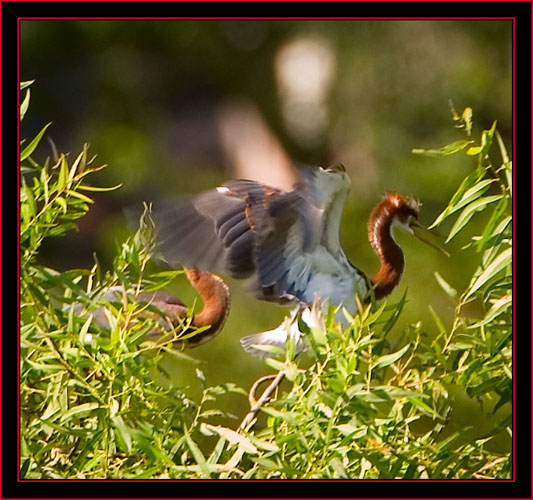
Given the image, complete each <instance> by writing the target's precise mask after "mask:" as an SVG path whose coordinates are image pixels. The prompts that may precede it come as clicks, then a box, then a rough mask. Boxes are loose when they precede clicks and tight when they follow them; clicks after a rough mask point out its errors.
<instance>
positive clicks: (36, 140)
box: [20, 122, 52, 161]
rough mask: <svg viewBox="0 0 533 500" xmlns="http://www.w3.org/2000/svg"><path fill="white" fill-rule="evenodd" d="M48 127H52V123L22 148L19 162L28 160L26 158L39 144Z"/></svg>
mask: <svg viewBox="0 0 533 500" xmlns="http://www.w3.org/2000/svg"><path fill="white" fill-rule="evenodd" d="M50 125H52V122H50V123H48V124H47V125H45V126H44V127H43V129H42V130H41V131H40V132H39V133H38V134H37V135H36V136H35V138H34V139H33V140H32V141H31V142H30V143H29V144H28V145H27V146H26V147H25V148H24V151H22V153H20V161H24V160H25V159H26V158H28V156H30V155H31V154H32V153H33V152H34V151H35V148H36V147H37V146H38V145H39V143H40V142H41V139H42V138H43V135H44V133H45V132H46V129H47V128H48V127H49V126H50Z"/></svg>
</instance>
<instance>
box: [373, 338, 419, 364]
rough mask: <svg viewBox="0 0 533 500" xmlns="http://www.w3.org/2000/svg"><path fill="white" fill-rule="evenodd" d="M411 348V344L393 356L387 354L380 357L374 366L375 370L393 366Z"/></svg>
mask: <svg viewBox="0 0 533 500" xmlns="http://www.w3.org/2000/svg"><path fill="white" fill-rule="evenodd" d="M409 347H411V346H410V345H409V344H407V345H406V346H404V347H402V348H401V349H400V350H399V351H396V352H393V353H392V354H385V355H384V356H380V357H379V358H378V360H377V361H376V362H375V363H374V364H373V366H374V368H385V367H386V366H389V365H392V363H395V362H396V361H398V360H399V359H400V358H401V357H402V356H403V355H404V354H405V353H406V352H407V351H408V350H409Z"/></svg>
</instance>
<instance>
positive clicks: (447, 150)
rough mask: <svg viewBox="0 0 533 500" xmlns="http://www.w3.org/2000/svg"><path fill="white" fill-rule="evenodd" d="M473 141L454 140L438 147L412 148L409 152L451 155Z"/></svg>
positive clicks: (428, 154)
mask: <svg viewBox="0 0 533 500" xmlns="http://www.w3.org/2000/svg"><path fill="white" fill-rule="evenodd" d="M473 142H474V141H467V140H462V141H455V142H452V143H451V144H447V145H446V146H443V147H442V148H438V149H412V150H411V152H412V153H413V154H418V155H425V156H449V155H453V154H455V153H458V152H459V151H462V150H463V149H464V148H466V147H467V146H468V145H469V144H472V143H473Z"/></svg>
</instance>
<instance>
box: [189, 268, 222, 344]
mask: <svg viewBox="0 0 533 500" xmlns="http://www.w3.org/2000/svg"><path fill="white" fill-rule="evenodd" d="M187 277H188V278H189V281H190V282H191V284H192V285H193V286H194V287H195V288H196V290H197V291H198V293H199V294H200V296H201V297H202V300H203V302H204V307H203V308H202V310H201V311H200V312H199V313H198V314H195V315H194V318H193V321H192V324H193V326H195V327H197V328H202V327H204V326H209V328H208V329H207V330H204V331H203V332H200V333H199V334H198V335H194V336H193V337H191V338H190V339H189V343H192V344H198V343H201V342H202V341H203V340H204V339H206V338H209V337H210V336H212V335H213V334H214V333H215V332H218V330H220V329H221V328H222V326H223V325H224V322H225V321H226V317H227V315H228V312H229V305H230V295H229V290H228V287H227V286H226V284H225V283H224V281H223V280H222V279H221V278H219V277H218V276H215V275H213V274H210V273H207V272H203V271H197V270H190V271H187Z"/></svg>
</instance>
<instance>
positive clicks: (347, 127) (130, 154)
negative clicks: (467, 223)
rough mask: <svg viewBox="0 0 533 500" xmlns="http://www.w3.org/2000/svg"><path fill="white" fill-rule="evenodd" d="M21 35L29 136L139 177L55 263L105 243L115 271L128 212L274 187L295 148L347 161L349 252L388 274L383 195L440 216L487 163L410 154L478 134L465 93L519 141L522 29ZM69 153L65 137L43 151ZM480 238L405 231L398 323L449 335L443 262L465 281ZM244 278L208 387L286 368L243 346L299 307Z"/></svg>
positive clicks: (295, 26)
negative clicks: (380, 242) (378, 215)
mask: <svg viewBox="0 0 533 500" xmlns="http://www.w3.org/2000/svg"><path fill="white" fill-rule="evenodd" d="M20 37H21V59H20V76H21V80H22V81H24V80H35V83H34V84H33V85H32V87H31V92H32V97H31V105H30V110H29V113H28V114H27V116H26V118H25V120H24V122H23V123H22V130H21V137H25V138H31V137H33V136H34V135H35V134H36V133H37V132H38V131H39V130H40V129H41V128H42V126H43V125H44V124H45V123H48V122H49V121H53V125H52V127H50V129H49V131H48V132H49V133H48V136H49V138H50V139H51V140H52V141H53V144H54V145H55V147H56V148H57V150H58V151H60V152H71V153H72V154H73V155H75V154H77V152H79V151H80V150H81V148H82V146H83V144H84V143H85V142H89V143H90V145H91V148H90V151H91V152H92V153H93V154H97V155H98V159H97V162H98V163H105V164H107V165H109V168H107V169H105V170H103V171H102V172H101V173H99V174H98V177H97V178H93V182H95V183H97V184H98V185H101V186H109V185H115V184H118V183H122V187H121V188H120V189H119V190H117V191H115V192H112V193H101V194H99V195H98V196H96V203H95V205H94V206H93V207H92V209H91V212H90V213H89V215H88V216H86V217H85V218H84V219H82V220H81V221H80V224H79V232H76V233H72V234H71V235H69V236H68V237H66V238H61V239H57V240H55V241H50V242H48V244H47V245H46V246H45V247H44V248H43V252H42V255H41V259H42V261H43V262H44V263H46V264H48V265H50V266H52V267H54V268H56V269H59V270H65V269H69V268H73V267H90V266H92V264H93V263H94V261H93V254H94V253H96V255H97V256H98V259H99V261H100V262H101V263H102V265H103V266H104V267H106V266H109V265H110V262H111V261H112V259H113V257H114V255H115V254H116V251H117V248H118V245H119V244H120V242H122V241H123V240H124V239H125V238H126V237H127V235H128V232H127V230H126V225H125V221H124V218H123V212H122V210H123V208H124V207H125V206H128V205H131V204H134V203H141V202H142V201H150V200H154V199H160V198H169V197H175V196H181V195H184V194H190V193H196V192H198V191H201V190H203V189H208V188H212V187H214V186H216V185H218V184H220V183H222V182H224V181H225V180H227V179H229V178H234V177H236V176H242V175H243V174H246V173H248V172H250V176H252V175H253V176H255V177H256V178H262V176H263V175H264V176H265V181H267V180H268V181H270V180H271V179H272V173H273V171H274V166H276V167H277V165H278V162H277V161H274V160H271V159H272V158H274V159H276V158H277V159H280V161H279V164H280V165H281V164H283V163H284V159H285V160H286V158H287V157H289V158H291V159H292V160H293V161H294V162H301V163H308V164H314V165H328V164H332V163H335V162H341V163H343V164H344V165H345V166H346V168H347V170H348V172H349V174H350V175H351V178H352V189H351V193H350V196H349V199H348V201H347V205H346V209H345V213H344V218H343V223H342V234H341V241H342V243H343V246H344V247H345V250H346V253H347V255H348V257H349V258H350V260H351V261H352V262H353V263H354V264H355V265H357V266H358V267H360V268H361V269H362V270H363V271H365V272H367V273H368V274H373V273H375V272H376V271H377V269H378V267H379V263H378V260H377V258H376V256H375V255H374V254H373V252H372V249H371V248H370V245H369V243H368V238H367V235H366V221H367V218H368V216H369V213H370V210H371V208H372V207H373V205H374V204H376V203H377V202H378V201H379V200H380V198H381V196H382V193H383V191H384V190H386V189H392V190H397V191H399V192H400V193H402V194H405V195H413V196H415V197H417V198H419V199H420V201H421V202H422V203H423V207H422V212H421V220H422V222H423V223H426V224H430V223H431V222H432V221H433V220H434V219H435V217H436V216H437V215H438V214H439V213H440V211H441V210H442V209H443V208H444V207H445V206H446V204H447V201H448V200H449V198H450V197H451V195H452V194H453V193H454V192H455V190H456V189H457V187H458V184H459V183H460V182H461V180H462V179H463V177H464V176H465V175H467V173H468V172H469V171H470V170H471V169H472V168H473V166H474V165H473V161H474V160H470V159H469V158H468V157H466V156H465V155H457V156H453V157H449V158H430V157H422V156H417V155H413V154H412V153H411V149H413V148H419V147H422V148H432V147H440V146H443V145H445V144H448V143H450V142H452V141H455V140H459V139H463V138H464V134H463V132H461V131H459V130H454V128H453V124H452V119H451V113H450V108H449V100H450V99H451V100H452V101H453V104H454V106H455V108H456V109H457V111H458V112H459V113H461V112H462V110H463V109H464V108H465V107H466V106H471V107H472V108H473V110H474V131H473V138H479V136H480V132H481V130H483V129H487V128H489V127H490V126H491V125H492V122H493V121H494V120H497V121H498V129H499V130H500V133H501V135H502V137H503V138H504V141H505V142H506V145H507V146H508V149H509V151H511V147H510V146H511V143H512V141H511V137H512V136H511V133H512V130H511V126H512V66H511V65H512V22H511V21H497V20H496V21H494V20H476V21H473V20H472V21H454V20H441V21H415V20H413V21H367V20H350V21H297V20H292V21H291V20H284V21H277V20H272V21H268V20H265V21H250V20H244V21H243V20H227V21H222V20H220V21H207V20H206V21H203V20H194V21H184V20H175V21H170V20H169V21H165V20H145V21H142V20H136V21H112V20H109V21H97V20H87V21H73V20H62V21H48V20H24V21H22V22H21V30H20ZM265 144H266V146H265ZM265 151H266V153H265ZM52 152H53V145H52V143H50V145H49V147H48V148H47V147H46V144H44V145H43V146H42V147H41V149H40V151H39V152H38V154H39V155H42V157H43V158H44V157H46V156H49V155H51V154H52ZM276 155H277V156H276ZM280 155H281V156H280ZM284 155H285V156H284ZM274 163H275V164H276V165H274ZM271 167H272V168H271ZM248 169H250V170H248ZM271 170H272V171H271ZM474 221H475V219H474ZM452 222H453V221H452ZM473 225H474V226H475V223H474V224H473ZM448 227H449V226H448ZM445 231H446V227H444V228H442V232H443V233H445ZM472 234H475V230H474V233H472V232H470V233H469V232H468V231H466V232H464V234H461V235H460V237H458V238H457V239H456V240H454V243H453V244H451V245H450V246H449V251H450V252H451V254H452V255H451V257H450V258H446V257H445V256H443V255H441V254H439V253H437V252H435V251H434V250H432V249H431V248H429V247H425V246H424V245H422V244H421V243H420V242H418V241H417V240H413V239H411V238H409V237H408V236H404V235H399V236H398V240H399V242H400V243H401V244H402V246H403V248H404V250H405V253H406V260H407V267H406V272H405V275H404V278H403V280H402V282H401V284H400V286H399V287H398V289H397V290H396V291H395V292H394V294H393V295H392V296H391V298H390V299H389V300H392V301H394V300H398V299H399V298H400V297H401V295H402V294H403V292H404V291H405V290H406V289H407V290H408V303H407V305H406V307H405V310H404V313H403V317H402V320H401V322H400V323H399V324H398V327H397V332H401V331H402V329H403V326H405V325H406V324H408V323H410V322H414V321H419V320H422V321H423V324H424V327H425V331H427V333H428V335H429V336H432V335H434V334H435V332H436V327H435V326H434V323H433V320H432V319H431V315H430V313H429V309H428V305H430V304H431V305H432V306H433V307H434V309H435V310H436V311H437V312H438V313H439V315H441V317H443V318H444V319H445V320H447V321H448V322H449V321H450V318H451V317H452V313H453V307H454V304H453V303H452V302H451V300H450V299H449V298H448V297H447V296H445V294H444V293H443V292H442V291H441V289H440V288H439V286H438V284H437V282H436V280H435V278H434V272H439V273H440V274H441V275H442V276H444V277H445V279H446V280H447V281H448V282H449V283H450V284H451V285H452V286H453V287H455V288H456V289H458V290H462V289H463V287H464V286H465V285H466V284H467V282H468V281H469V277H470V276H471V275H472V272H473V270H474V267H475V262H476V258H475V256H474V255H473V254H472V251H471V250H467V251H461V246H462V245H463V244H465V243H466V242H468V241H469V240H470V239H471V236H472ZM154 269H156V268H155V266H154ZM228 282H229V285H230V287H231V292H232V309H231V312H230V316H229V319H228V322H227V324H226V327H225V328H224V330H223V332H222V333H221V334H220V335H219V336H218V337H217V338H216V339H215V340H213V341H212V342H210V343H208V344H206V345H204V346H201V347H199V348H197V349H195V350H194V351H190V354H191V355H192V356H194V357H196V358H198V359H199V360H201V361H202V362H203V363H202V364H201V365H200V367H201V369H202V370H203V371H204V373H205V375H206V378H207V383H208V384H209V385H213V384H218V383H224V382H234V383H237V384H239V385H241V386H242V387H244V388H247V387H249V386H250V384H251V383H252V382H253V381H254V380H255V379H256V378H257V377H258V376H260V375H262V374H264V373H267V372H269V371H270V369H269V368H268V367H267V366H266V365H264V363H262V362H261V361H258V360H256V359H255V358H253V357H251V356H249V355H247V354H246V353H244V351H242V350H241V347H240V344H239V338H240V337H242V336H244V335H249V334H251V333H255V332H259V331H262V330H266V329H270V328H274V327H276V326H277V325H278V324H279V323H280V322H281V320H282V318H283V317H284V316H285V314H287V313H288V310H287V309H283V308H280V307H278V306H274V305H271V304H266V303H262V302H259V301H257V300H255V299H254V298H253V297H249V296H247V295H246V294H245V293H244V292H243V291H242V290H241V287H240V284H239V283H238V282H236V281H235V280H228ZM171 291H173V292H175V293H176V295H178V296H179V297H181V298H182V300H183V301H184V302H185V303H187V304H192V303H193V302H194V300H195V298H196V295H195V293H194V291H193V290H191V287H190V285H189V284H188V282H187V281H186V280H185V279H182V280H177V281H176V283H173V285H172V287H171ZM477 313H479V311H476V310H475V307H474V308H473V310H472V314H477ZM165 368H166V369H168V370H169V371H170V372H171V373H172V375H173V377H174V378H175V379H176V380H178V381H179V382H180V383H184V384H188V385H189V386H190V389H189V391H190V392H191V395H193V396H194V395H196V394H198V391H199V384H198V381H197V380H196V377H195V375H194V372H195V370H194V368H195V367H194V365H192V364H183V363H182V362H178V361H176V360H175V359H174V358H169V359H166V360H165ZM458 397H459V396H458ZM246 404H247V403H246V401H244V398H242V397H239V398H237V397H236V398H235V400H234V401H230V403H229V406H230V408H229V410H230V411H232V410H233V413H236V414H242V413H243V411H244V409H245V406H246ZM232 405H234V407H233V408H231V406H232ZM469 408H470V402H468V401H464V404H462V405H461V409H460V410H458V413H457V419H458V422H459V425H461V418H464V421H465V423H471V421H472V414H471V413H470V409H469ZM461 415H463V417H461Z"/></svg>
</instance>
